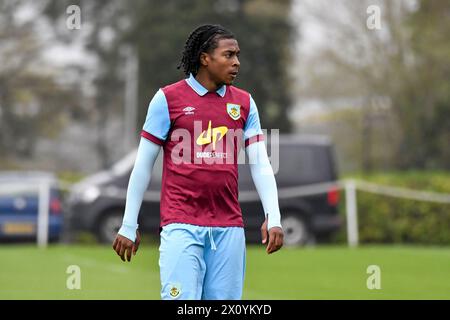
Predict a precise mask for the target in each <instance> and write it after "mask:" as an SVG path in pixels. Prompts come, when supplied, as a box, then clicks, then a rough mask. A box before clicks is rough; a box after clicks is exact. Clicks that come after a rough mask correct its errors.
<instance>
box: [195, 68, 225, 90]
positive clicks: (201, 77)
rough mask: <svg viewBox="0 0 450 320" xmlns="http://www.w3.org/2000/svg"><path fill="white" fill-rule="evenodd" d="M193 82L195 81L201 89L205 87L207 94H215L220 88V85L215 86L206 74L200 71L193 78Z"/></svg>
mask: <svg viewBox="0 0 450 320" xmlns="http://www.w3.org/2000/svg"><path fill="white" fill-rule="evenodd" d="M195 80H197V81H198V82H199V83H200V84H201V85H202V86H203V87H205V88H206V89H207V90H208V91H209V92H215V91H217V90H218V89H219V88H220V87H222V84H217V83H216V82H214V81H213V80H212V79H211V78H210V77H209V74H208V73H207V72H205V71H204V70H202V69H200V70H199V71H198V73H197V75H196V76H195Z"/></svg>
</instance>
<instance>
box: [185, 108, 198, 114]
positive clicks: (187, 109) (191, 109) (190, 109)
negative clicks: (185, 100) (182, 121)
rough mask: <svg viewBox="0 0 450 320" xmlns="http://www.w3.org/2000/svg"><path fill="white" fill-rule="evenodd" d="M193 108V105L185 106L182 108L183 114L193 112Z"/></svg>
mask: <svg viewBox="0 0 450 320" xmlns="http://www.w3.org/2000/svg"><path fill="white" fill-rule="evenodd" d="M194 110H195V108H194V107H186V108H184V109H183V111H184V114H194Z"/></svg>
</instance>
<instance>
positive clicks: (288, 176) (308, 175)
mask: <svg viewBox="0 0 450 320" xmlns="http://www.w3.org/2000/svg"><path fill="white" fill-rule="evenodd" d="M267 150H268V153H269V156H270V150H271V149H270V146H268V147H267ZM329 157H330V153H329V147H328V146H317V145H299V144H294V143H289V144H282V145H280V151H279V166H278V171H277V172H275V178H276V180H277V184H278V186H295V185H302V184H311V183H319V182H324V181H330V180H333V172H332V168H331V165H332V163H331V159H329ZM273 161H274V160H272V159H271V162H272V167H274V171H275V170H276V169H275V168H276V166H274V163H273ZM247 163H248V161H247ZM239 185H240V189H241V190H245V189H247V188H250V189H253V188H254V184H253V180H252V178H251V173H250V166H249V165H248V164H241V165H239Z"/></svg>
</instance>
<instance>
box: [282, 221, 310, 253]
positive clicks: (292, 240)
mask: <svg viewBox="0 0 450 320" xmlns="http://www.w3.org/2000/svg"><path fill="white" fill-rule="evenodd" d="M281 225H282V226H283V232H284V244H285V245H286V246H296V245H305V244H307V243H308V242H309V238H310V235H309V231H308V226H307V224H306V223H305V221H304V219H302V218H301V217H298V216H293V215H290V216H286V217H285V218H283V219H282V220H281Z"/></svg>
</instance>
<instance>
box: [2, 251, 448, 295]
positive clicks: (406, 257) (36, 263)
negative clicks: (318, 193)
mask: <svg viewBox="0 0 450 320" xmlns="http://www.w3.org/2000/svg"><path fill="white" fill-rule="evenodd" d="M158 255H159V253H158V247H157V246H156V245H148V244H147V245H143V246H141V248H140V249H139V251H138V254H137V255H136V256H135V257H133V260H132V262H131V263H128V262H122V261H121V260H120V258H119V257H118V256H117V255H116V254H115V252H114V251H113V249H112V248H111V247H110V246H96V245H92V246H80V245H78V246H66V245H51V246H50V247H49V248H47V249H38V248H37V247H36V246H34V245H2V246H0V257H1V258H0V299H159V298H160V296H159V290H160V283H159V267H158ZM70 265H77V266H79V267H80V270H81V277H80V279H81V289H79V290H76V289H75V290H69V289H68V288H67V285H66V282H67V279H68V277H70V276H71V274H68V273H66V271H67V268H68V266H70ZM369 265H377V266H379V267H380V271H381V278H380V279H381V281H380V282H381V289H372V290H369V289H368V288H367V284H366V283H367V279H368V278H369V277H370V276H371V274H368V273H367V267H368V266H369ZM243 299H246V300H252V299H289V300H293V299H295V300H297V299H298V300H303V299H450V248H449V247H418V246H411V247H410V246H362V247H359V248H356V249H350V248H347V247H340V246H336V247H334V246H317V247H311V248H283V249H282V250H281V251H280V252H277V253H275V254H272V255H267V254H266V253H265V251H264V248H263V247H262V246H248V247H247V271H246V279H245V286H244V293H243Z"/></svg>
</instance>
